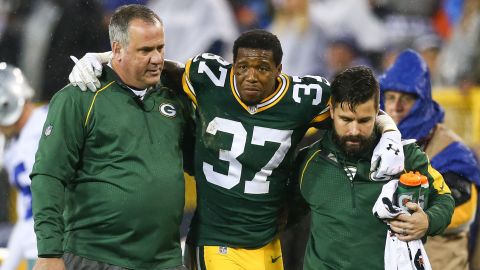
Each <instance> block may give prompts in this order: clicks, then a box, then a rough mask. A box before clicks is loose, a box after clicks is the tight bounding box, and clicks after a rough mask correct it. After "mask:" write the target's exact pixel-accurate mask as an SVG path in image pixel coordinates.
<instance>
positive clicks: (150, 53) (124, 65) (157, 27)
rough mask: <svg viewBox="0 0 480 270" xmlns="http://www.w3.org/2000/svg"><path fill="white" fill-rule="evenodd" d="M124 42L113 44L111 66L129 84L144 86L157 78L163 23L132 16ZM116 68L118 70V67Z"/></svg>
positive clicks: (160, 67) (137, 86)
mask: <svg viewBox="0 0 480 270" xmlns="http://www.w3.org/2000/svg"><path fill="white" fill-rule="evenodd" d="M128 29H129V30H128V34H129V42H128V45H127V46H124V47H122V45H121V44H119V43H117V42H115V43H114V44H113V53H114V55H113V60H114V63H117V64H118V65H115V64H114V68H116V67H118V68H116V69H115V71H116V72H117V74H118V75H119V76H120V78H121V79H122V80H123V82H124V83H126V84H127V85H129V86H133V87H136V88H139V89H144V88H147V87H150V86H154V85H156V84H157V83H158V82H159V81H160V74H161V73H162V69H163V60H164V51H165V50H164V47H165V40H164V32H163V27H162V25H161V24H160V23H159V22H158V23H155V24H152V23H147V22H144V21H143V20H140V19H135V20H132V21H131V22H130V24H129V27H128ZM117 69H118V70H117Z"/></svg>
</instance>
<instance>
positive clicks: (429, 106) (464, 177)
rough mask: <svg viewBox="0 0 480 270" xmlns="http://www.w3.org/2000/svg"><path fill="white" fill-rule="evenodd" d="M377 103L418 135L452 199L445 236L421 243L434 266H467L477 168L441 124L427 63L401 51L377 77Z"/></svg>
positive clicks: (408, 133)
mask: <svg viewBox="0 0 480 270" xmlns="http://www.w3.org/2000/svg"><path fill="white" fill-rule="evenodd" d="M380 91H381V95H380V106H381V108H382V109H383V110H385V111H386V112H387V113H388V114H389V115H390V116H391V117H392V118H393V120H394V121H395V122H396V124H397V126H398V128H399V129H400V132H401V133H402V137H403V138H405V139H416V140H417V144H418V145H419V146H420V147H421V148H422V149H423V150H424V151H425V152H426V153H427V155H428V156H429V157H430V159H431V164H432V166H433V167H434V168H435V169H437V170H438V171H439V172H440V173H441V174H442V175H443V177H444V179H445V181H446V183H447V185H448V186H449V187H450V189H451V190H452V196H453V197H454V199H455V211H454V213H453V217H452V221H451V223H450V225H449V226H448V228H447V230H446V231H445V232H444V234H443V235H440V236H435V237H429V238H428V241H427V244H426V245H425V248H426V250H427V254H428V256H429V259H430V262H431V264H432V269H445V270H448V269H452V270H453V269H455V270H458V269H468V258H469V256H468V234H469V228H470V225H471V223H472V222H473V220H474V218H475V212H476V209H477V189H476V186H477V187H478V186H480V171H479V166H478V163H477V160H476V159H475V156H474V155H473V152H472V151H471V150H470V149H469V148H468V147H467V146H466V145H465V144H464V143H463V142H462V140H461V138H460V137H459V136H458V135H457V134H455V133H454V132H453V131H452V130H450V129H449V128H448V127H446V126H445V124H443V119H444V115H445V112H444V110H443V108H442V107H441V106H440V105H439V104H438V103H437V102H435V101H434V100H432V89H431V82H430V74H429V70H428V67H427V64H426V63H425V62H424V60H423V59H422V58H421V56H420V55H419V54H418V53H416V52H415V51H413V50H405V51H403V52H402V53H401V54H399V56H398V58H397V59H396V61H395V62H394V64H393V65H392V66H391V67H390V68H389V69H388V70H387V71H386V72H385V74H383V75H382V76H381V77H380Z"/></svg>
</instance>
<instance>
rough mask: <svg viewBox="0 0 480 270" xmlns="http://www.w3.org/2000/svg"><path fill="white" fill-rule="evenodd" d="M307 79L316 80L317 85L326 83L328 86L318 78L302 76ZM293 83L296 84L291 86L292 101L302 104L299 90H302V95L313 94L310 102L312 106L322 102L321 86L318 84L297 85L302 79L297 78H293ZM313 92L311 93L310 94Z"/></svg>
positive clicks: (323, 80) (324, 80)
mask: <svg viewBox="0 0 480 270" xmlns="http://www.w3.org/2000/svg"><path fill="white" fill-rule="evenodd" d="M304 77H308V78H312V79H315V80H317V81H318V82H319V83H322V82H323V83H326V84H327V85H329V83H328V81H327V80H326V79H325V78H323V77H320V76H310V75H308V76H304ZM292 78H293V82H294V83H296V84H294V85H293V100H295V102H297V103H301V102H302V98H301V97H300V90H302V92H303V94H304V95H307V96H309V95H312V94H313V93H314V94H315V98H314V99H313V101H312V105H318V104H320V102H322V86H320V84H316V83H311V84H298V83H301V82H302V78H301V77H298V76H293V77H292ZM312 90H313V93H312Z"/></svg>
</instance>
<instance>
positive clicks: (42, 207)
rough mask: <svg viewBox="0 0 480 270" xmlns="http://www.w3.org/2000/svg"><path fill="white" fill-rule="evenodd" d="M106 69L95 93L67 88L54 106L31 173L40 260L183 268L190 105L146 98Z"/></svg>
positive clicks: (157, 94)
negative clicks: (70, 258)
mask: <svg viewBox="0 0 480 270" xmlns="http://www.w3.org/2000/svg"><path fill="white" fill-rule="evenodd" d="M105 70H106V71H105V73H106V74H105V73H104V75H103V77H101V83H102V88H101V89H100V90H99V91H98V92H96V93H91V92H88V91H87V92H82V91H80V90H79V89H78V88H75V87H73V86H71V85H69V86H67V87H66V88H64V89H62V90H60V91H59V92H58V93H57V94H56V95H55V96H54V97H53V99H52V101H51V103H50V108H49V112H48V117H47V120H46V122H45V126H44V134H43V135H42V138H41V140H40V145H39V148H38V152H37V154H36V162H35V165H34V168H33V172H32V174H31V177H32V192H33V211H34V218H35V230H36V234H37V239H38V252H39V256H40V257H59V256H61V254H62V253H63V252H64V251H65V252H70V253H73V254H75V255H78V256H81V257H85V258H88V259H91V260H95V261H100V262H106V263H109V264H113V265H117V266H121V267H124V268H131V269H145V270H147V269H148V270H151V269H164V268H170V267H176V266H179V265H181V264H182V256H181V248H180V239H179V226H180V222H181V219H182V213H183V206H184V178H183V164H182V147H183V144H184V142H183V138H184V133H185V132H188V131H185V130H186V128H187V125H188V123H189V122H191V121H190V116H191V113H192V109H191V105H190V104H191V103H190V101H189V100H188V98H187V97H186V96H185V95H179V94H176V93H174V92H173V91H171V90H170V89H168V88H164V87H162V88H160V89H155V90H149V91H148V92H147V93H146V95H145V96H144V98H143V100H141V99H140V98H139V97H137V96H136V95H135V94H134V93H133V92H132V91H131V90H130V89H128V88H127V87H126V86H125V85H123V84H122V82H121V81H119V79H118V77H116V75H115V73H114V72H113V71H112V70H111V69H110V68H105ZM62 215H63V216H62Z"/></svg>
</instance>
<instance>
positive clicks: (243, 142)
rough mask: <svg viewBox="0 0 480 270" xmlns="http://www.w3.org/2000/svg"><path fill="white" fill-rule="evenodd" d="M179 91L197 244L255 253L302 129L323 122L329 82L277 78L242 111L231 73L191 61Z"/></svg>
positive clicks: (266, 234)
mask: <svg viewBox="0 0 480 270" xmlns="http://www.w3.org/2000/svg"><path fill="white" fill-rule="evenodd" d="M183 87H184V91H185V92H186V93H187V94H188V95H189V96H190V98H191V99H192V100H193V101H194V103H195V104H196V107H197V122H196V123H197V126H196V128H197V131H196V138H197V139H196V145H195V150H196V151H195V179H196V181H197V194H198V197H197V198H198V199H197V211H196V214H195V217H194V220H193V221H192V226H191V231H190V239H191V240H192V241H193V242H194V243H195V244H196V245H224V246H232V247H242V248H254V247H260V246H263V245H265V244H266V243H268V242H270V241H271V240H272V239H273V238H274V237H275V236H276V234H277V232H278V230H277V222H278V217H279V214H280V210H281V208H282V206H283V201H284V198H285V193H286V182H287V178H288V177H287V176H288V174H289V172H290V171H291V169H292V165H293V164H292V163H293V153H294V150H295V147H296V146H297V144H298V143H299V141H300V140H301V138H302V137H303V135H304V134H305V132H306V130H307V129H308V127H310V126H311V125H313V124H315V123H320V122H323V121H325V120H326V119H328V118H329V110H328V101H329V98H330V87H329V84H328V82H327V81H326V80H325V79H324V78H322V77H318V76H305V77H296V76H294V77H290V76H287V75H285V74H281V76H280V77H279V78H278V82H277V86H276V89H275V91H274V92H273V93H272V94H271V95H270V96H269V97H267V98H265V99H264V100H262V101H261V102H260V103H259V104H256V105H251V106H249V105H247V104H245V103H243V102H242V101H241V99H240V96H239V92H238V89H237V88H236V83H235V75H234V71H233V66H232V65H231V64H229V63H228V62H226V61H225V60H223V59H222V58H220V57H219V56H216V55H212V54H202V55H198V56H197V57H195V58H193V59H191V60H190V61H189V62H188V63H187V65H186V69H185V73H184V76H183Z"/></svg>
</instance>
